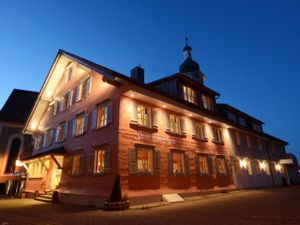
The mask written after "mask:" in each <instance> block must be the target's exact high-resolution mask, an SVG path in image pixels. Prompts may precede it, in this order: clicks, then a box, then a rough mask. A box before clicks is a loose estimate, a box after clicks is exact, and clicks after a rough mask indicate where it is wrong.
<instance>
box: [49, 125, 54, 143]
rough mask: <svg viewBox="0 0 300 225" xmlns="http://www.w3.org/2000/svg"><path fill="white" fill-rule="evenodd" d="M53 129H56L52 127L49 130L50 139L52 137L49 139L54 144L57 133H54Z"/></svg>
mask: <svg viewBox="0 0 300 225" xmlns="http://www.w3.org/2000/svg"><path fill="white" fill-rule="evenodd" d="M53 131H54V129H51V130H50V131H49V132H50V133H49V139H50V141H49V145H52V144H53V143H55V142H54V141H55V140H54V137H55V135H53Z"/></svg>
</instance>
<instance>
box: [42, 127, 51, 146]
mask: <svg viewBox="0 0 300 225" xmlns="http://www.w3.org/2000/svg"><path fill="white" fill-rule="evenodd" d="M52 137H53V129H50V130H47V131H46V132H45V133H44V137H43V147H47V146H49V145H50V144H52Z"/></svg>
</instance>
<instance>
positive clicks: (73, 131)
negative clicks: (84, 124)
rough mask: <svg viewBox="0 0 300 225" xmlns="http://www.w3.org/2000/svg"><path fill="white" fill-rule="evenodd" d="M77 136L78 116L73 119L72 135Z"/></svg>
mask: <svg viewBox="0 0 300 225" xmlns="http://www.w3.org/2000/svg"><path fill="white" fill-rule="evenodd" d="M75 136H76V118H75V119H73V120H72V137H75Z"/></svg>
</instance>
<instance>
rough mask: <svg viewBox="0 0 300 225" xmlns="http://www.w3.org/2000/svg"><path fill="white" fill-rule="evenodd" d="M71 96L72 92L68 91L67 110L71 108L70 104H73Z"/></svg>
mask: <svg viewBox="0 0 300 225" xmlns="http://www.w3.org/2000/svg"><path fill="white" fill-rule="evenodd" d="M73 94H74V91H70V92H69V93H68V102H67V108H70V107H71V106H72V102H73Z"/></svg>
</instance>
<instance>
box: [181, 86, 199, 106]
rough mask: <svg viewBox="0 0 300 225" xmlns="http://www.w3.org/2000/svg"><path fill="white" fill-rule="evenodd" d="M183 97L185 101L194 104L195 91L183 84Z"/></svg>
mask: <svg viewBox="0 0 300 225" xmlns="http://www.w3.org/2000/svg"><path fill="white" fill-rule="evenodd" d="M183 97H184V100H185V101H188V102H190V103H193V104H196V92H195V91H194V90H193V89H192V88H190V87H187V86H183Z"/></svg>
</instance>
